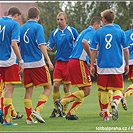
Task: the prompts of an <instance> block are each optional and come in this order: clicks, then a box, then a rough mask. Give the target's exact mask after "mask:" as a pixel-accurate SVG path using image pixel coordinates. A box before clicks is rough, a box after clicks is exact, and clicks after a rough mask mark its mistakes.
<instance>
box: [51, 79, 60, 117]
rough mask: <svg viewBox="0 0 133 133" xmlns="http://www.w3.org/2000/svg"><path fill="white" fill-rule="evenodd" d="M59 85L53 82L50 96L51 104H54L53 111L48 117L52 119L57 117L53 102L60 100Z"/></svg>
mask: <svg viewBox="0 0 133 133" xmlns="http://www.w3.org/2000/svg"><path fill="white" fill-rule="evenodd" d="M60 84H61V82H60V81H58V82H57V81H55V82H54V85H53V92H52V96H53V102H54V109H53V111H52V113H51V115H50V118H54V117H56V115H57V107H56V105H55V100H56V99H60V98H61V94H60V90H59V87H60Z"/></svg>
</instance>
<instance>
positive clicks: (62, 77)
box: [53, 61, 71, 84]
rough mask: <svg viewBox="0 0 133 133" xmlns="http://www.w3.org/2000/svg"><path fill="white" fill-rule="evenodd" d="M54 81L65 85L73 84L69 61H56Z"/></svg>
mask: <svg viewBox="0 0 133 133" xmlns="http://www.w3.org/2000/svg"><path fill="white" fill-rule="evenodd" d="M53 81H54V82H55V81H61V82H63V83H64V84H70V83H71V81H70V75H69V71H68V61H67V62H66V61H56V63H55V68H54V73H53Z"/></svg>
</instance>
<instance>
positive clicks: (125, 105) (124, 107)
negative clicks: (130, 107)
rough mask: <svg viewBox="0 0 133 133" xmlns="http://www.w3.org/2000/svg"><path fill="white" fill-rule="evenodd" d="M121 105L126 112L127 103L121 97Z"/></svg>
mask: <svg viewBox="0 0 133 133" xmlns="http://www.w3.org/2000/svg"><path fill="white" fill-rule="evenodd" d="M121 103H122V107H123V109H124V110H127V101H126V99H125V98H124V97H123V98H121Z"/></svg>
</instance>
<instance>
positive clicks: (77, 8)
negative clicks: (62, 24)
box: [36, 1, 133, 41]
mask: <svg viewBox="0 0 133 133" xmlns="http://www.w3.org/2000/svg"><path fill="white" fill-rule="evenodd" d="M36 5H37V7H38V8H39V9H40V11H41V13H40V21H39V23H40V24H42V25H43V27H44V29H45V38H46V41H48V38H49V35H50V32H51V31H52V30H53V29H55V28H57V22H56V15H57V14H58V12H60V11H65V12H66V14H67V16H68V25H71V26H73V27H75V28H76V29H77V30H78V32H81V31H82V30H83V29H85V28H87V27H88V25H89V22H90V20H91V18H92V17H94V16H100V13H101V12H102V11H103V10H105V9H113V10H114V11H115V12H116V20H115V23H117V24H119V25H120V26H121V28H122V29H123V30H124V31H125V30H128V29H130V23H131V19H132V18H133V2H131V1H125V2H116V1H112V2H110V1H107V2H102V1H100V2H98V1H74V2H72V1H60V2H58V1H55V2H53V1H52V2H50V1H48V2H36ZM64 5H65V6H64Z"/></svg>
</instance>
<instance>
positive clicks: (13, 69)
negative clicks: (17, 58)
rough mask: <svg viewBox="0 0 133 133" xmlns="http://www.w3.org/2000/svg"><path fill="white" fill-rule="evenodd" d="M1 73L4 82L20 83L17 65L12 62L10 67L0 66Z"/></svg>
mask: <svg viewBox="0 0 133 133" xmlns="http://www.w3.org/2000/svg"><path fill="white" fill-rule="evenodd" d="M0 69H1V72H2V73H1V74H2V79H3V82H4V84H5V85H6V84H21V79H20V75H19V74H18V72H19V67H18V65H17V64H14V65H12V66H10V67H1V68H0Z"/></svg>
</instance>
